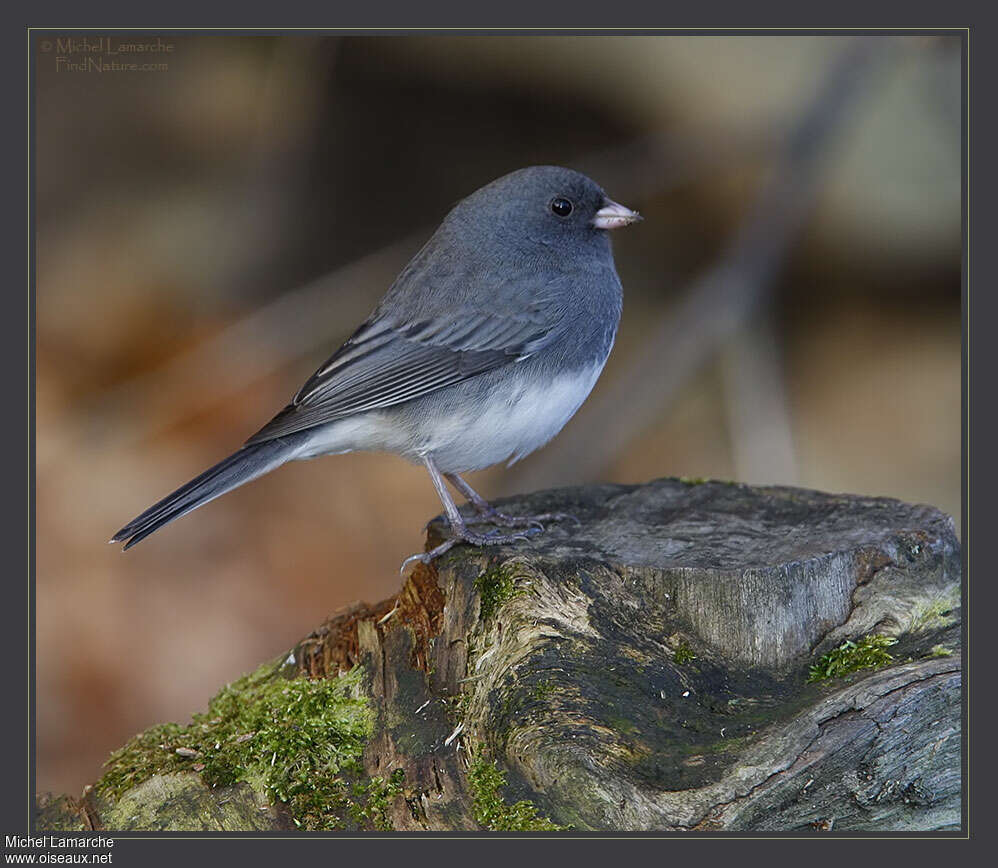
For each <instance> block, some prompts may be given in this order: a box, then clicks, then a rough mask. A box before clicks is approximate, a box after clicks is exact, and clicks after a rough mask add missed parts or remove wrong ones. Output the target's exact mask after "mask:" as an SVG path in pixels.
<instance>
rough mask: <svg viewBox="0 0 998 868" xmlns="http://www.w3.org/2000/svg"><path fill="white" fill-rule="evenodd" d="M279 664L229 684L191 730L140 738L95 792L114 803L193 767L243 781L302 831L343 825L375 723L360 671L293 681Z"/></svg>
mask: <svg viewBox="0 0 998 868" xmlns="http://www.w3.org/2000/svg"><path fill="white" fill-rule="evenodd" d="M277 669H278V667H277V665H276V664H267V665H266V666H263V667H261V668H260V669H258V670H257V671H256V672H254V673H252V674H250V675H247V676H244V677H243V678H241V679H239V680H238V681H236V682H233V683H232V684H230V685H228V686H226V687H225V688H223V689H222V691H221V692H220V693H219V694H218V695H217V696H216V697H215V698H214V699H212V700H211V702H210V703H209V705H208V710H207V711H206V712H203V713H199V714H195V715H194V716H193V719H192V722H191V723H190V724H188V725H186V726H181V725H179V724H175V723H168V724H163V725H160V726H155V727H153V728H152V729H149V730H146V732H143V733H141V734H139V735H137V736H135V738H133V739H132V740H131V741H129V742H128V743H127V744H126V745H125V746H124V747H122V748H121V749H120V750H117V751H115V752H114V753H113V754H112V755H111V757H110V759H109V760H108V761H107V763H106V764H105V768H106V772H105V774H104V776H103V777H102V778H101V780H100V781H99V782H98V783H97V785H96V788H97V790H98V792H99V793H100V794H101V795H102V796H104V797H106V798H109V799H113V800H117V799H118V798H120V797H121V795H122V794H123V793H124V792H126V791H127V790H129V789H131V788H133V787H135V786H136V785H138V784H140V783H142V782H143V781H145V780H148V779H149V778H150V777H152V776H153V775H154V774H169V773H171V772H177V771H195V772H199V773H200V774H201V777H202V779H203V780H204V781H205V783H206V784H208V785H209V786H211V787H215V786H229V785H232V784H235V783H237V782H239V781H246V782H247V783H249V784H250V785H251V786H253V788H254V789H256V790H258V791H261V792H263V793H264V794H265V795H266V797H267V798H268V799H270V800H272V801H275V802H277V801H279V802H283V803H284V804H285V805H286V806H287V808H288V810H289V811H290V813H291V815H292V817H293V818H294V821H295V823H296V824H297V825H298V826H299V827H300V828H302V829H313V830H319V829H330V828H338V827H340V826H341V824H342V820H343V818H344V816H346V815H349V814H350V811H351V808H352V807H353V806H355V800H354V799H352V798H351V795H352V793H351V788H350V785H349V783H348V781H349V780H350V779H352V778H355V777H356V775H357V774H358V773H360V771H361V768H362V767H361V756H362V752H363V749H364V745H365V743H366V742H367V739H368V737H369V735H370V733H371V728H372V723H373V720H372V714H371V712H370V710H369V708H368V704H367V699H366V697H365V696H364V695H363V693H362V692H361V689H360V687H361V679H362V676H363V672H362V669H361V668H360V667H354V669H353V670H351V671H350V672H349V673H347V674H345V675H343V676H341V677H339V678H332V679H309V678H295V679H292V680H288V679H285V678H282V677H281V676H280V674H279V673H278V671H277ZM178 749H179V750H180V751H181V753H177V751H178ZM371 784H372V785H373V784H374V782H373V781H372V782H371ZM376 789H377V787H376ZM378 792H379V794H381V791H380V790H378ZM353 795H356V794H353ZM365 804H366V802H365Z"/></svg>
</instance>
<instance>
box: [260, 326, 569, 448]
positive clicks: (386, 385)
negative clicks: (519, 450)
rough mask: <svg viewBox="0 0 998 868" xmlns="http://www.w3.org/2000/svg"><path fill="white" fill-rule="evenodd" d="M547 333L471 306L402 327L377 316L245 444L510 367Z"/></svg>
mask: <svg viewBox="0 0 998 868" xmlns="http://www.w3.org/2000/svg"><path fill="white" fill-rule="evenodd" d="M552 334H553V328H552V327H551V326H549V325H546V324H543V323H539V322H537V321H536V320H535V319H531V318H530V317H527V316H524V317H522V318H518V317H515V316H510V315H503V314H499V313H488V312H483V311H481V310H474V309H468V308H464V309H457V310H455V311H453V313H452V315H449V316H446V317H440V316H436V317H432V318H428V319H425V320H420V321H416V322H409V323H406V324H404V325H401V324H398V323H395V322H393V320H392V319H391V318H389V317H385V316H383V315H382V316H378V315H377V314H376V315H375V316H374V317H372V318H371V319H369V320H368V321H367V322H365V323H364V325H362V326H361V327H360V328H359V329H358V330H357V331H356V332H355V333H354V334H353V336H352V337H351V338H350V339H349V340H348V341H347V342H346V343H345V344H344V345H343V346H342V347H341V348H340V349H339V350H338V351H337V352H336V353H335V354H334V355H333V356H332V357H331V358H329V359H328V360H327V361H326V363H325V364H323V365H322V367H320V368H319V370H317V371H316V372H315V373H314V374H313V375H312V376H311V377H310V378H309V380H308V382H306V383H305V385H304V386H302V388H301V390H300V391H299V392H298V394H297V395H295V397H294V399H293V400H292V402H291V403H290V404H289V405H288V406H287V407H285V408H284V409H283V410H282V411H281V412H280V413H278V414H277V416H275V417H274V418H273V419H272V420H271V421H270V422H268V423H267V424H266V425H265V426H264V427H263V428H261V429H260V430H259V431H258V432H257V433H256V434H254V435H253V436H252V437H251V438H250V439H249V440H248V441H247V443H260V442H262V441H265V440H272V439H274V438H275V437H281V436H283V435H286V434H291V433H294V432H296V431H304V430H306V429H308V428H313V427H315V426H317V425H323V424H325V423H327V422H332V421H334V420H336V419H340V418H343V417H345V416H351V415H353V414H355V413H363V412H366V411H368V410H375V409H380V408H384V407H391V406H393V405H396V404H401V403H404V402H405V401H411V400H413V399H415V398H419V397H421V396H422V395H426V394H429V393H430V392H434V391H436V390H437V389H442V388H444V387H446V386H450V385H453V384H455V383H459V382H461V381H462V380H467V379H468V378H470V377H474V376H476V375H477V374H481V373H484V372H485V371H491V370H494V369H496V368H499V367H502V366H504V365H509V364H515V363H516V362H517V361H522V360H523V359H526V358H529V357H530V356H531V355H533V354H534V353H536V352H537V351H538V350H539V349H541V348H543V347H544V346H545V345H546V344H547V343H548V341H549V340H550V339H551V337H552Z"/></svg>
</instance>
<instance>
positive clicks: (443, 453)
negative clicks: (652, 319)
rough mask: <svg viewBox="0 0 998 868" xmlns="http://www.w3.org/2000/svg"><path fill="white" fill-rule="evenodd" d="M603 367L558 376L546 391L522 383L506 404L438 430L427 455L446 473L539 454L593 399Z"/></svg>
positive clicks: (491, 405)
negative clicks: (586, 401) (588, 401)
mask: <svg viewBox="0 0 998 868" xmlns="http://www.w3.org/2000/svg"><path fill="white" fill-rule="evenodd" d="M602 370H603V366H602V365H599V366H593V367H592V368H590V369H588V370H586V371H582V372H578V373H576V374H575V375H574V376H562V377H559V378H557V379H555V380H553V381H551V382H549V383H548V384H547V385H545V386H543V387H538V386H537V385H536V384H530V385H528V384H526V383H523V382H521V383H519V384H516V385H514V386H513V387H512V388H510V389H509V391H508V393H507V395H506V396H505V398H504V399H503V400H498V397H499V396H495V397H496V398H497V400H493V401H490V402H488V403H487V404H486V405H485V406H484V407H477V408H470V409H469V411H468V412H466V413H461V414H455V415H453V416H451V417H450V418H448V419H446V420H440V424H439V425H437V426H434V430H433V432H432V437H431V438H430V439H429V441H428V442H427V443H426V447H425V451H426V452H428V453H429V454H430V455H431V456H432V457H433V458H434V460H435V462H436V464H437V466H438V467H439V468H440V469H441V470H442V471H444V472H453V473H463V472H464V471H468V470H481V469H482V468H485V467H490V466H491V465H493V464H498V463H499V462H500V461H505V460H506V459H509V463H510V464H512V463H513V462H515V461H519V460H520V459H521V458H523V457H525V456H527V455H529V454H530V453H531V452H533V451H534V450H535V449H539V448H540V447H541V446H543V445H544V444H545V443H547V442H548V441H549V440H550V439H551V438H552V437H554V436H555V435H556V434H557V433H558V432H559V431H561V429H562V428H563V427H565V423H567V422H568V420H569V419H571V418H572V416H574V415H575V411H576V410H578V409H579V407H580V406H582V402H583V401H585V400H586V398H587V397H589V393H590V392H591V391H592V388H593V386H594V385H595V384H596V380H597V379H598V377H599V375H600V372H601V371H602Z"/></svg>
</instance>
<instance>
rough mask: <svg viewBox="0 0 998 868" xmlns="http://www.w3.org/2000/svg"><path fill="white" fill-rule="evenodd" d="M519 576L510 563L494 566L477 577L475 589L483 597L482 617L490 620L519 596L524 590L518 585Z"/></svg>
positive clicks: (484, 619)
mask: <svg viewBox="0 0 998 868" xmlns="http://www.w3.org/2000/svg"><path fill="white" fill-rule="evenodd" d="M518 578H519V576H518V575H517V573H516V569H515V568H514V567H512V566H510V565H508V564H502V565H500V566H496V567H493V568H492V569H490V570H486V571H485V572H484V573H482V574H481V575H479V576H478V578H477V579H475V590H476V591H478V594H479V597H480V598H481V618H482V620H483V621H488V620H489V619H490V618H491V617H492V616H493V615H495V613H496V612H498V611H499V609H501V608H502V606H503V604H504V603H506V602H508V601H509V600H512V599H513V597H518V596H519V595H520V594H522V593H523V590H522V589H520V588H517V587H516V580H517V579H518Z"/></svg>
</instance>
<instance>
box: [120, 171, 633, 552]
mask: <svg viewBox="0 0 998 868" xmlns="http://www.w3.org/2000/svg"><path fill="white" fill-rule="evenodd" d="M639 219H641V218H640V216H639V215H638V214H637V213H636V212H635V211H632V210H630V209H629V208H625V207H624V206H623V205H619V204H618V203H616V202H614V201H613V200H611V199H609V198H607V196H606V194H605V193H604V192H603V190H602V189H601V188H600V187H599V185H598V184H596V183H595V182H594V181H592V180H591V179H589V178H587V177H586V176H585V175H582V174H580V173H579V172H575V171H572V170H570V169H563V168H559V167H556V166H533V167H530V168H526V169H520V170H519V171H516V172H512V173H510V174H508V175H504V176H503V177H501V178H499V179H498V180H496V181H493V182H492V183H491V184H488V185H487V186H485V187H482V188H481V189H480V190H477V191H475V192H474V193H472V194H471V195H470V196H468V197H467V198H466V199H463V200H462V201H461V202H459V203H458V204H457V205H455V206H454V208H453V209H452V210H451V211H450V213H449V214H448V215H447V216H446V217H445V218H444V221H443V223H441V224H440V227H439V228H438V229H437V231H436V232H435V233H434V234H433V236H432V237H431V238H430V240H429V241H427V242H426V244H425V245H424V247H423V248H422V250H420V251H419V253H417V254H416V255H415V256H414V257H413V258H412V260H411V261H410V262H409V264H408V265H406V267H405V268H404V269H403V270H402V273H401V274H399V276H398V278H396V280H395V282H394V283H393V284H392V287H391V289H389V290H388V293H387V294H386V295H385V297H384V298H383V299H382V300H381V302H380V304H379V305H378V306H377V308H376V309H375V311H374V313H372V314H371V316H370V317H368V319H367V320H366V321H365V322H364V324H363V325H361V327H360V328H358V329H357V331H355V332H354V333H353V335H352V336H351V337H350V338H349V340H347V342H346V343H345V344H343V346H342V347H340V348H339V349H338V350H337V351H336V352H335V353H334V354H333V355H332V356H331V357H330V358H329V359H328V360H327V361H326V362H325V363H324V364H323V365H322V367H320V368H319V370H317V371H316V372H315V373H314V374H313V375H312V376H311V377H310V378H309V380H308V382H306V383H305V385H304V386H302V388H301V389H300V390H299V392H298V394H297V395H295V396H294V398H293V399H292V401H291V403H290V404H288V405H287V406H286V407H285V408H284V409H283V410H282V411H281V412H280V413H278V414H277V415H276V416H275V417H274V418H273V419H271V421H270V422H268V423H267V424H266V425H264V427H263V428H261V429H260V430H259V431H258V432H257V433H256V434H254V435H253V436H252V437H250V439H249V440H247V441H246V443H245V444H244V445H243V447H242V448H241V449H239V451H237V452H235V453H233V454H232V455H230V456H229V457H228V458H226V459H224V460H223V461H221V462H219V463H218V464H216V465H215V466H214V467H211V468H210V469H208V470H206V471H205V472H204V473H202V474H201V475H200V476H198V477H197V478H196V479H192V480H191V481H190V482H188V483H187V484H186V485H184V486H182V487H181V488H178V489H177V490H176V491H175V492H173V493H172V494H170V495H168V496H167V497H165V498H163V499H162V500H161V501H159V503H157V504H155V505H154V506H151V507H150V508H149V509H147V510H146V511H145V512H143V513H142V514H141V515H140V516H138V517H137V518H135V519H133V520H132V521H130V522H129V523H128V524H126V525H125V526H124V527H123V528H122V529H121V530H119V531H118V532H117V533H116V534H115V535H114V537H113V538H112V539H111V542H112V543H114V542H122V541H125V546H124V548H125V549H129V548H131V547H132V546H133V545H135V544H136V543H137V542H139V541H141V540H143V539H145V538H146V537H147V536H149V534H151V533H153V532H154V531H156V530H158V529H159V528H161V527H163V525H165V524H167V523H168V522H171V521H173V520H174V519H175V518H179V517H180V516H182V515H185V514H186V513H188V512H190V511H191V510H194V509H197V508H198V507H199V506H202V505H203V504H205V503H207V502H208V501H209V500H214V499H215V498H216V497H218V496H219V495H222V494H225V493H226V492H228V491H231V490H232V489H234V488H236V487H237V486H240V485H242V484H243V483H245V482H249V481H250V480H251V479H256V478H257V477H258V476H262V475H263V474H264V473H268V472H270V471H271V470H274V469H275V468H277V467H280V466H281V465H282V464H284V463H285V462H288V461H298V460H301V459H305V458H314V457H316V456H319V455H339V454H342V453H345V452H354V451H358V450H368V451H385V452H393V453H395V454H397V455H401V456H403V457H404V458H407V459H409V460H410V461H413V462H422V464H424V465H425V466H426V469H427V471H429V474H430V479H431V480H432V481H433V486H434V488H436V491H437V494H438V495H439V496H440V500H441V502H442V503H443V506H444V509H445V511H446V514H447V519H448V521H449V523H450V529H451V536H450V538H449V539H447V540H446V541H445V542H444V543H443V544H441V545H439V546H437V547H436V548H435V549H433V550H431V551H429V552H426V553H424V554H419V555H413V556H412V557H411V558H408V559H407V560H406V562H405V563H404V564H403V569H404V567H405V565H406V564H407V563H409V562H410V561H412V560H421V561H423V562H424V563H428V562H429V561H430V560H431V559H433V558H435V557H437V556H439V555H441V554H443V553H444V552H445V551H447V550H448V549H450V548H451V547H452V546H454V545H456V544H457V543H459V542H466V543H470V544H472V545H496V544H500V543H508V542H512V541H515V540H519V539H524V538H525V537H526V536H528V535H530V534H533V533H536V532H538V531H539V530H541V529H543V525H542V524H541V522H544V521H554V520H561V519H565V518H571V516H566V515H563V514H559V513H554V514H550V513H549V514H545V515H534V516H509V515H504V514H503V513H500V512H498V511H497V510H495V509H494V508H493V507H492V506H491V505H490V504H489V503H488V502H487V501H486V500H485V499H484V498H482V497H481V496H480V495H479V494H478V493H477V492H475V491H474V489H472V488H471V486H470V485H468V484H467V483H466V482H465V481H464V480H463V479H462V478H461V477H460V475H459V474H461V473H464V472H467V471H472V470H480V469H482V468H484V467H489V466H491V465H493V464H496V463H498V462H500V461H504V460H509V462H510V463H512V462H514V461H517V460H519V459H520V458H523V457H524V456H525V455H528V454H530V453H531V452H533V451H534V450H535V449H537V448H539V447H541V446H543V445H544V444H545V443H547V442H548V441H549V440H550V439H551V438H552V437H554V435H555V434H557V433H558V432H559V431H560V430H561V429H562V427H563V426H564V425H565V423H566V422H568V420H569V419H571V418H572V416H573V415H574V413H575V411H576V410H578V409H579V406H580V405H581V404H582V402H583V401H584V400H585V399H586V397H587V396H588V395H589V392H590V391H591V390H592V388H593V385H594V384H595V383H596V379H597V378H598V377H599V375H600V372H601V371H602V370H603V365H604V364H605V363H606V360H607V357H608V356H609V354H610V348H611V347H612V346H613V340H614V336H615V334H616V331H617V325H618V323H619V321H620V310H621V287H620V279H619V278H618V277H617V272H616V270H615V268H614V264H613V254H612V252H611V249H610V239H609V236H608V234H607V230H608V229H614V228H616V227H618V226H626V225H627V224H628V223H633V222H634V221H636V220H639ZM445 479H446V480H448V481H450V483H451V484H452V485H453V486H454V488H455V489H457V490H458V491H459V492H460V493H461V494H462V495H464V496H465V497H466V498H467V499H468V500H469V501H470V503H471V505H472V506H473V507H474V509H475V511H476V512H477V513H478V515H479V517H480V520H478V521H472V522H469V521H467V520H466V519H465V518H464V517H463V516H462V515H461V513H460V512H459V511H458V508H457V506H456V505H455V503H454V499H453V498H452V497H451V495H450V492H449V491H448V490H447V486H446V484H445V482H444V480H445ZM469 523H470V524H485V523H488V524H493V525H496V526H503V527H507V528H511V529H513V530H514V532H512V533H504V532H502V531H499V530H494V531H491V532H489V533H479V532H477V531H474V530H472V529H471V528H470V527H469ZM517 528H519V529H520V530H519V531H516V530H515V529H517Z"/></svg>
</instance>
